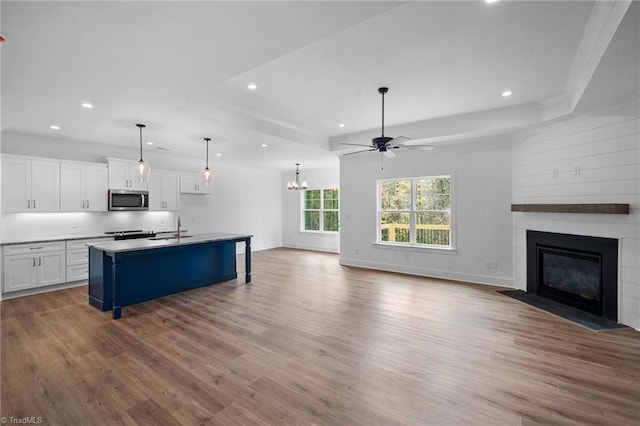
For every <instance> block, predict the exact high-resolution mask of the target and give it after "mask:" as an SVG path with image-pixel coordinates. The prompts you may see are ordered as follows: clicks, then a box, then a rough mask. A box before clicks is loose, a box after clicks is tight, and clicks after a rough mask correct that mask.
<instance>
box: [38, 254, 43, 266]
mask: <svg viewBox="0 0 640 426" xmlns="http://www.w3.org/2000/svg"><path fill="white" fill-rule="evenodd" d="M38 266H42V258H41V257H40V256H38Z"/></svg>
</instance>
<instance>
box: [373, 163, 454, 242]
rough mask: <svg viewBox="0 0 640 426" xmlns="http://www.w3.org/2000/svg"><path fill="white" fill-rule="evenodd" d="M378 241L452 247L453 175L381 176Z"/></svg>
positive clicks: (379, 184) (379, 183)
mask: <svg viewBox="0 0 640 426" xmlns="http://www.w3.org/2000/svg"><path fill="white" fill-rule="evenodd" d="M378 242H380V243H389V244H405V245H417V246H434V247H445V248H451V247H452V244H451V176H427V177H417V178H406V179H393V180H391V179H390V180H379V181H378Z"/></svg>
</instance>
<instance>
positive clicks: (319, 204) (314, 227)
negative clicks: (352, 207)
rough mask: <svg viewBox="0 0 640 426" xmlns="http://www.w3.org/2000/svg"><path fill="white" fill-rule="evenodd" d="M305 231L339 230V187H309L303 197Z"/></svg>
mask: <svg viewBox="0 0 640 426" xmlns="http://www.w3.org/2000/svg"><path fill="white" fill-rule="evenodd" d="M302 200H303V201H302V214H303V228H302V229H303V230H304V231H322V232H338V230H339V224H340V221H339V220H340V215H339V209H338V190H337V189H308V190H306V191H304V194H303V197H302Z"/></svg>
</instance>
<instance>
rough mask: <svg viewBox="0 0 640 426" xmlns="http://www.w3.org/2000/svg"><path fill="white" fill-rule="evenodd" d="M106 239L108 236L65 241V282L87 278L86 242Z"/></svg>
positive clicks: (87, 249) (87, 254) (87, 250)
mask: <svg viewBox="0 0 640 426" xmlns="http://www.w3.org/2000/svg"><path fill="white" fill-rule="evenodd" d="M108 240H109V239H108V238H88V239H83V240H69V241H67V282H72V281H81V280H86V279H88V278H89V247H87V243H97V242H104V241H108Z"/></svg>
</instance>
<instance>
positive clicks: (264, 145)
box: [260, 143, 269, 148]
mask: <svg viewBox="0 0 640 426" xmlns="http://www.w3.org/2000/svg"><path fill="white" fill-rule="evenodd" d="M260 146H261V147H263V148H266V147H268V146H269V145H267V144H266V143H263V144H262V145H260Z"/></svg>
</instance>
